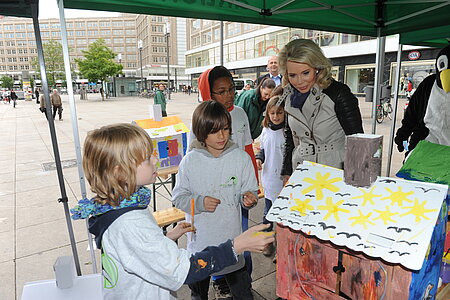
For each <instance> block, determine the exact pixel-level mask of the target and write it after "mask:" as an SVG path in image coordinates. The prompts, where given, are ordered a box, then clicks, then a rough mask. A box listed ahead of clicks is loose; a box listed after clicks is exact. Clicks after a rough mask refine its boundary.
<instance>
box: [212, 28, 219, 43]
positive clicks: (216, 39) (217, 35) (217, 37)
mask: <svg viewBox="0 0 450 300" xmlns="http://www.w3.org/2000/svg"><path fill="white" fill-rule="evenodd" d="M213 32H214V34H213V35H214V41H218V40H220V28H214V29H213Z"/></svg>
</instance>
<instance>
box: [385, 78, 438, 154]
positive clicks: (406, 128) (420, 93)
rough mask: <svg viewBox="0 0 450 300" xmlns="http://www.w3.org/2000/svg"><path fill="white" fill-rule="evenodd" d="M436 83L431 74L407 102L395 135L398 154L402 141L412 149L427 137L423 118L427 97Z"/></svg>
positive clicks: (401, 148) (401, 149)
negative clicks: (400, 124)
mask: <svg viewBox="0 0 450 300" xmlns="http://www.w3.org/2000/svg"><path fill="white" fill-rule="evenodd" d="M435 81H436V75H435V74H432V75H429V76H428V77H426V78H425V79H424V80H423V81H422V82H421V83H420V84H419V86H418V87H417V89H416V91H415V92H414V94H413V95H412V97H411V99H410V100H409V104H408V107H407V108H406V110H405V115H404V116H403V120H402V126H401V127H400V128H399V129H398V130H397V133H396V134H395V139H394V141H395V143H396V144H397V148H398V150H399V151H400V152H402V151H403V150H404V149H403V141H408V140H409V148H408V150H409V151H411V150H412V149H414V148H415V147H416V145H417V143H419V142H420V141H421V140H424V139H425V138H426V137H427V136H428V132H429V131H428V128H427V127H426V126H425V122H424V120H423V119H424V117H425V112H426V110H427V105H428V97H429V96H430V93H431V89H432V87H433V84H434V82H435Z"/></svg>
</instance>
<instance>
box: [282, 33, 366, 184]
mask: <svg viewBox="0 0 450 300" xmlns="http://www.w3.org/2000/svg"><path fill="white" fill-rule="evenodd" d="M278 60H279V64H280V69H281V74H282V75H283V81H282V86H283V88H284V89H283V94H282V96H281V101H285V111H286V120H287V126H286V130H285V137H286V145H285V153H284V158H283V168H282V173H281V174H282V175H283V176H284V181H285V182H286V181H287V179H288V178H289V176H290V175H291V174H292V171H293V168H295V167H296V166H297V165H298V164H301V163H302V162H303V161H304V160H309V161H313V162H318V163H321V164H325V165H329V166H332V167H336V168H343V162H344V142H345V136H346V135H350V134H354V133H362V132H363V128H362V120H361V113H360V111H359V107H358V99H357V98H356V97H355V96H354V95H353V94H352V92H351V91H350V89H349V87H348V86H347V85H345V84H343V83H340V82H338V81H335V80H334V79H333V78H332V77H331V67H332V66H331V63H330V62H329V60H328V59H327V58H326V57H325V56H324V54H323V52H322V50H321V49H320V48H319V46H317V44H315V43H314V42H313V41H311V40H306V39H298V40H293V41H291V42H289V43H288V44H287V45H286V46H284V47H283V49H282V50H281V52H280V53H279V55H278Z"/></svg>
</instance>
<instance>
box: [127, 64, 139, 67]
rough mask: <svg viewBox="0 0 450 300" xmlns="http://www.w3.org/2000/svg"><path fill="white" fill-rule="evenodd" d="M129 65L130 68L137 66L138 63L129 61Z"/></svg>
mask: <svg viewBox="0 0 450 300" xmlns="http://www.w3.org/2000/svg"><path fill="white" fill-rule="evenodd" d="M127 67H128V68H136V67H137V64H136V63H127Z"/></svg>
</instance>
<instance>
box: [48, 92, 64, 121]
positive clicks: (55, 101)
mask: <svg viewBox="0 0 450 300" xmlns="http://www.w3.org/2000/svg"><path fill="white" fill-rule="evenodd" d="M50 100H51V102H52V106H53V120H54V119H55V117H56V111H58V115H59V120H60V121H62V120H63V119H62V111H63V108H62V101H61V96H60V95H59V94H58V90H57V89H54V90H53V93H52V95H51V96H50Z"/></svg>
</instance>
